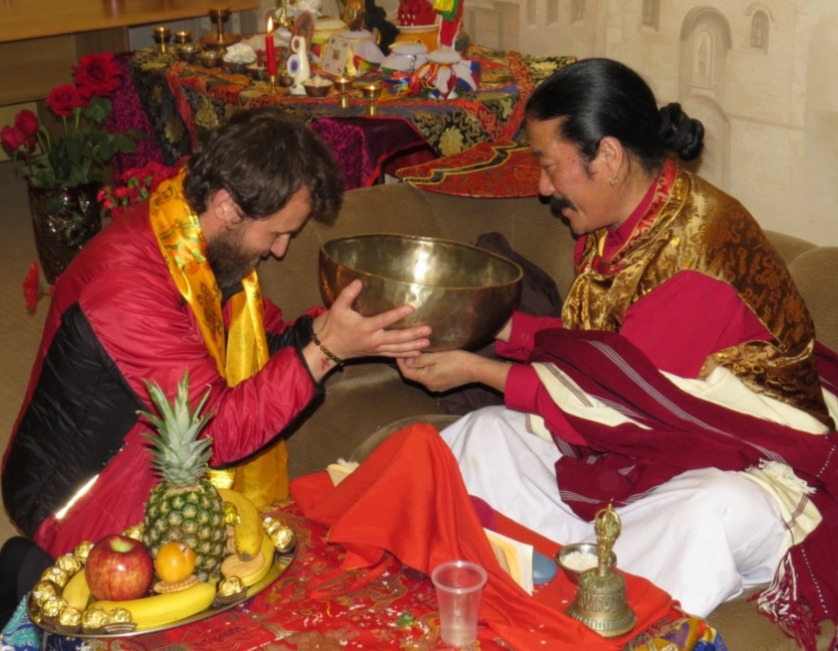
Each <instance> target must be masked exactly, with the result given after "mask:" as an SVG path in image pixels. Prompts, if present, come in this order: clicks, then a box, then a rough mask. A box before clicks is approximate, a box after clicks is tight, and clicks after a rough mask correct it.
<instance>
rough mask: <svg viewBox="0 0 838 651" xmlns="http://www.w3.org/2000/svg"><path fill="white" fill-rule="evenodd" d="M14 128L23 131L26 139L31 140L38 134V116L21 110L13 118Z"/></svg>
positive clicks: (27, 110)
mask: <svg viewBox="0 0 838 651" xmlns="http://www.w3.org/2000/svg"><path fill="white" fill-rule="evenodd" d="M15 126H16V127H17V128H18V129H20V130H21V131H23V133H24V135H26V137H27V138H33V137H34V136H35V134H36V133H37V132H38V116H37V115H35V114H34V113H33V112H32V111H30V110H29V109H23V110H22V111H19V112H18V114H17V115H16V116H15Z"/></svg>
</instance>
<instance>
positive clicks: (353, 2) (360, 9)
mask: <svg viewBox="0 0 838 651" xmlns="http://www.w3.org/2000/svg"><path fill="white" fill-rule="evenodd" d="M365 11H366V6H365V4H364V0H346V6H345V7H344V9H343V15H342V16H341V20H343V22H345V23H346V24H347V25H348V26H349V29H350V31H353V32H358V31H360V30H362V29H364V13H365Z"/></svg>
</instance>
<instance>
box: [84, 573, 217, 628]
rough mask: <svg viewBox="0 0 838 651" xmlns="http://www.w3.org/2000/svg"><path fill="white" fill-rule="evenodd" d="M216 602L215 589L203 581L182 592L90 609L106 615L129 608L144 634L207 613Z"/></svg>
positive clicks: (104, 603) (102, 603)
mask: <svg viewBox="0 0 838 651" xmlns="http://www.w3.org/2000/svg"><path fill="white" fill-rule="evenodd" d="M213 599H215V586H214V585H213V584H212V583H207V582H205V581H202V582H199V583H196V584H195V585H193V586H192V587H189V588H186V589H185V590H180V591H178V592H167V593H166V594H157V595H154V596H153V597H143V598H141V599H129V600H127V601H95V602H93V603H92V604H91V605H90V607H91V608H93V607H96V606H98V607H99V608H102V609H103V610H104V611H105V612H109V611H110V610H111V609H113V608H125V609H126V610H128V611H129V612H130V613H131V621H133V622H135V623H136V624H137V630H138V631H142V630H145V629H148V628H154V627H157V626H164V625H166V624H171V623H172V622H176V621H178V620H181V619H183V618H184V617H189V616H190V615H194V614H195V613H199V612H201V611H202V610H206V609H207V608H209V607H210V605H212V602H213Z"/></svg>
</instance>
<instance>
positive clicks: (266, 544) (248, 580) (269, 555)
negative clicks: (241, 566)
mask: <svg viewBox="0 0 838 651" xmlns="http://www.w3.org/2000/svg"><path fill="white" fill-rule="evenodd" d="M275 551H276V550H275V548H274V543H273V541H272V540H271V537H270V536H262V541H261V545H260V548H259V553H260V554H262V556H263V557H264V558H265V562H264V563H262V567H260V568H259V569H258V570H256V571H255V572H254V573H253V574H250V575H248V576H243V577H241V579H242V581H243V582H244V584H245V585H246V586H247V587H250V586H252V585H253V584H254V583H256V582H257V581H259V580H261V579H262V577H263V576H265V575H266V574H267V573H268V570H270V569H271V565H273V564H274V552H275Z"/></svg>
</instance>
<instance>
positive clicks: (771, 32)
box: [464, 0, 838, 245]
mask: <svg viewBox="0 0 838 651" xmlns="http://www.w3.org/2000/svg"><path fill="white" fill-rule="evenodd" d="M465 1H466V5H465V10H464V25H465V27H466V29H467V31H468V32H469V34H470V36H471V37H472V40H474V41H475V42H477V43H480V44H482V45H487V46H489V47H497V48H503V49H512V50H519V51H522V52H526V53H529V54H535V55H542V56H543V55H555V54H574V55H576V56H578V57H580V58H583V57H592V56H607V57H610V58H613V59H618V60H620V61H623V62H624V63H626V64H628V65H630V66H631V67H633V68H634V69H636V70H637V71H638V72H640V73H641V74H642V75H643V76H644V77H645V78H646V79H647V81H648V82H649V83H650V85H651V86H652V88H653V90H654V91H655V94H656V95H657V97H658V100H659V102H660V103H661V104H665V103H668V102H680V103H681V104H682V105H683V106H684V107H685V109H686V110H687V111H688V112H689V113H690V115H691V116H692V117H695V118H698V119H700V120H701V121H702V122H703V123H704V125H705V128H706V130H707V138H706V151H705V153H704V155H703V156H702V160H701V162H700V165H699V168H698V169H699V173H701V174H702V175H703V176H705V177H706V178H708V179H709V180H711V181H712V182H713V183H715V184H717V185H718V186H720V187H721V188H723V189H724V190H726V191H727V192H729V193H730V194H732V195H734V196H736V197H737V198H738V199H740V200H741V201H742V203H743V204H744V205H745V206H746V207H747V208H748V209H749V210H750V211H751V212H752V213H753V214H754V216H755V217H756V218H757V219H758V220H759V221H760V223H761V224H762V225H763V227H765V228H769V229H772V230H777V231H780V232H785V233H791V234H795V235H798V236H800V237H803V238H806V239H810V240H814V241H817V242H818V243H820V244H831V245H838V223H836V213H838V74H836V72H835V65H836V63H835V62H836V61H837V60H838V8H836V5H835V3H833V2H824V1H815V0H761V1H757V2H754V1H752V0H705V2H695V1H694V0H656V1H655V0H620V1H619V2H608V1H607V0H465ZM644 12H645V18H646V22H648V23H649V24H644Z"/></svg>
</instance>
